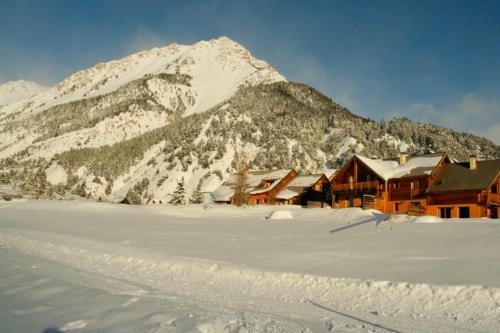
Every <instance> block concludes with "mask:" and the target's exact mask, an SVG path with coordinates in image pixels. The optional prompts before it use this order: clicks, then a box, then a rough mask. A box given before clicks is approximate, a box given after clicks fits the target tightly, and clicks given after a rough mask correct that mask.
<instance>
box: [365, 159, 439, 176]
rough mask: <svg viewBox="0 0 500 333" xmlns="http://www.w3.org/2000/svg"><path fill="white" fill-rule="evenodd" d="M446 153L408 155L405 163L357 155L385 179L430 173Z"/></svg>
mask: <svg viewBox="0 0 500 333" xmlns="http://www.w3.org/2000/svg"><path fill="white" fill-rule="evenodd" d="M443 155H444V154H428V155H419V156H411V157H408V160H407V162H406V163H404V164H401V165H400V164H399V163H398V162H397V161H393V160H377V159H372V158H368V157H364V156H360V155H356V157H357V158H358V159H359V160H360V161H361V162H363V163H364V164H366V165H367V166H368V167H369V168H370V169H372V170H373V171H374V172H375V173H376V174H378V175H379V176H380V177H382V178H383V179H384V180H388V179H389V178H399V177H404V176H408V175H412V174H417V173H418V174H430V173H431V172H432V169H434V168H435V167H436V166H437V165H438V163H439V161H441V159H442V158H443Z"/></svg>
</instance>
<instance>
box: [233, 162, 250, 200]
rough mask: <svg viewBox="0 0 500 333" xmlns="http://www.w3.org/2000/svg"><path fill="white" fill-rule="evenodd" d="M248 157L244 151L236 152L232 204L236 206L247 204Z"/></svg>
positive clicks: (248, 182)
mask: <svg viewBox="0 0 500 333" xmlns="http://www.w3.org/2000/svg"><path fill="white" fill-rule="evenodd" d="M249 184H250V181H249V177H248V157H247V155H246V154H245V153H238V155H237V162H236V182H235V185H234V199H233V200H234V201H233V202H234V204H235V205H236V206H238V207H241V206H244V205H246V204H247V197H248V187H249Z"/></svg>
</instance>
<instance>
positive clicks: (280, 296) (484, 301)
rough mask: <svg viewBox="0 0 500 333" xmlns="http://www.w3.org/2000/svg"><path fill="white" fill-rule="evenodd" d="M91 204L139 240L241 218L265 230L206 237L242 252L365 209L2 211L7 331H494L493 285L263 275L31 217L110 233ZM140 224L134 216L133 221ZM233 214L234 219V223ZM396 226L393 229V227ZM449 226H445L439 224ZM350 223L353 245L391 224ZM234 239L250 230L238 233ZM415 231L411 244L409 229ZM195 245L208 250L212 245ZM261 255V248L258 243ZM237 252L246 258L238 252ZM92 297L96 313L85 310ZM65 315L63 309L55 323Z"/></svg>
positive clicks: (67, 207)
mask: <svg viewBox="0 0 500 333" xmlns="http://www.w3.org/2000/svg"><path fill="white" fill-rule="evenodd" d="M90 207H94V208H99V211H100V214H103V215H105V216H106V217H108V218H111V217H112V216H113V215H116V214H118V213H123V212H127V213H129V218H130V219H129V221H127V223H125V225H123V227H124V229H125V230H126V229H129V228H131V227H133V226H135V228H136V229H135V230H130V231H131V232H132V233H133V232H137V233H138V234H140V233H142V235H143V236H144V235H145V237H146V238H148V237H151V236H147V235H148V234H147V231H148V230H147V228H145V227H141V225H140V224H141V223H143V224H144V223H145V225H146V226H147V225H148V224H147V223H146V222H145V219H146V218H147V217H154V216H156V217H162V215H161V214H165V213H166V215H163V216H164V218H165V219H166V220H167V221H168V222H167V223H166V224H165V225H164V228H166V229H172V228H173V229H176V227H177V228H181V229H182V228H186V227H187V229H188V230H191V232H193V231H194V230H195V229H196V228H200V227H202V224H205V225H206V224H208V225H209V226H210V223H213V228H216V229H218V228H220V226H221V222H217V220H220V219H221V218H222V217H224V218H225V219H228V221H226V222H229V223H235V224H237V225H239V227H247V228H252V227H253V226H252V225H249V224H247V223H259V224H260V225H259V228H260V229H264V230H263V231H260V232H254V234H253V235H252V234H251V233H249V234H246V235H244V234H242V233H240V234H239V235H238V236H237V237H234V236H236V235H237V234H238V230H236V229H234V230H233V229H231V227H228V224H226V225H225V226H226V227H225V229H222V230H216V231H215V233H216V234H217V236H215V234H214V235H212V236H209V237H214V238H215V241H216V242H215V246H222V245H221V244H222V243H220V239H221V237H220V236H222V237H223V238H224V237H225V238H226V239H227V241H228V242H229V243H226V244H230V243H241V244H246V245H244V246H250V247H251V248H253V249H254V251H258V249H259V245H260V246H262V245H266V244H265V243H262V242H276V244H278V245H282V246H284V244H286V243H282V242H292V241H294V240H295V241H298V239H300V236H309V237H315V236H316V235H317V236H316V237H320V236H321V235H320V234H319V233H316V232H311V233H310V234H309V235H301V231H302V230H303V228H302V223H314V225H311V226H310V227H309V228H313V229H312V230H311V231H313V230H314V231H317V230H315V229H314V227H317V226H321V225H322V224H323V223H325V222H326V220H327V219H329V218H332V214H335V215H337V216H336V218H337V219H340V220H342V225H345V223H346V222H347V223H349V224H351V225H353V224H355V223H356V222H358V221H362V220H364V219H366V216H368V215H367V214H369V213H367V212H360V211H356V210H350V211H349V212H333V211H332V210H318V211H313V210H298V209H295V210H293V216H294V217H295V219H297V218H299V219H302V221H303V222H300V221H299V222H300V224H296V223H293V222H296V221H291V220H290V221H286V220H285V221H266V220H265V219H264V217H265V216H267V215H269V208H266V209H248V210H245V211H243V212H242V214H240V215H242V216H240V217H231V215H233V214H237V211H236V210H235V209H233V208H232V207H231V208H227V209H221V208H218V207H217V208H214V210H215V212H210V209H209V210H208V211H204V210H201V211H199V212H200V213H199V215H198V217H197V218H198V221H196V222H193V220H192V218H186V217H181V216H179V215H183V214H185V213H188V212H190V214H191V216H196V215H197V214H198V213H197V209H196V208H194V209H190V210H188V211H183V210H182V209H181V210H178V211H174V210H173V209H171V208H167V211H165V212H162V211H160V208H158V210H156V211H155V210H152V209H142V208H137V209H136V210H133V209H131V208H130V207H120V206H112V205H106V204H93V203H89V204H87V203H72V202H66V203H52V202H46V203H45V202H26V203H12V204H5V205H0V213H1V215H0V216H2V218H1V219H0V263H1V265H2V270H1V272H0V293H1V294H2V295H3V296H2V298H4V299H5V298H6V301H0V310H2V311H5V313H6V314H4V315H0V321H2V320H1V319H8V320H9V322H11V323H12V324H9V325H12V327H10V326H8V327H9V328H11V329H12V331H19V330H18V328H19V326H18V325H20V327H22V325H26V323H24V322H23V321H21V320H20V319H19V318H31V319H33V323H40V325H41V323H42V322H43V320H42V319H43V318H41V317H43V314H54V313H59V317H58V316H57V315H51V316H49V317H52V318H59V320H60V321H59V322H55V323H50V322H46V323H45V324H46V326H44V327H42V326H43V325H42V326H39V331H42V329H43V328H47V327H59V329H58V330H59V331H71V330H75V331H76V330H78V331H86V330H88V331H93V330H102V331H116V332H122V331H123V332H125V331H131V332H133V331H135V332H160V331H178V332H185V331H193V332H246V331H271V332H280V331H281V332H295V331H325V330H326V331H328V330H330V331H334V332H335V331H337V332H386V331H388V332H494V331H498V328H499V327H500V321H499V318H500V305H499V304H500V289H498V288H495V287H487V286H481V285H436V284H429V283H408V282H396V281H392V282H391V281H375V280H371V279H356V278H339V277H335V276H334V275H333V276H331V275H317V274H311V273H310V272H311V271H314V270H311V269H312V268H313V267H316V266H317V265H311V267H308V268H305V267H300V265H298V266H296V267H294V268H289V269H288V270H283V269H281V268H280V269H274V270H273V269H262V268H259V267H257V265H255V264H251V261H250V260H248V259H246V261H247V262H248V264H243V263H238V264H236V263H233V262H230V261H226V260H221V259H222V258H220V259H219V260H216V259H210V258H209V257H207V256H206V255H203V251H199V253H200V256H199V257H195V256H193V255H192V253H188V252H189V251H186V250H187V249H188V248H189V247H192V246H196V243H193V242H190V241H189V236H182V235H183V233H182V232H180V233H179V234H178V235H177V236H178V237H188V238H186V239H185V240H184V241H185V242H186V243H185V244H187V245H185V246H186V248H185V251H180V252H179V253H182V252H185V255H179V253H177V254H173V253H168V252H165V251H164V250H162V249H161V246H164V245H165V244H156V243H154V242H153V244H156V245H152V244H148V242H144V240H143V239H141V238H135V239H134V237H127V238H122V239H121V240H120V241H115V242H111V241H109V240H106V239H103V238H100V239H94V237H89V234H85V233H81V232H79V231H78V230H77V229H74V230H72V229H73V227H71V225H70V224H66V228H67V230H58V229H57V228H53V227H51V226H50V225H45V224H40V223H39V221H37V220H36V218H35V217H36V216H41V215H39V214H37V213H39V212H40V211H41V210H47V211H49V213H50V216H53V217H54V218H56V217H57V216H58V215H61V214H64V213H70V214H69V215H63V217H64V218H68V217H69V216H71V215H78V211H80V214H81V216H80V217H78V218H75V219H74V220H73V221H67V223H73V224H76V225H80V227H82V226H85V224H88V227H89V228H90V229H92V228H95V229H93V230H94V231H92V233H91V234H92V235H93V234H94V233H96V232H97V233H106V234H107V233H109V232H112V231H113V229H114V227H115V226H116V225H115V224H114V222H111V221H108V222H106V221H107V220H108V219H106V218H104V219H103V220H102V221H99V222H98V223H92V221H91V220H90V219H88V217H89V216H92V215H88V216H85V214H88V213H89V212H92V210H89V208H90ZM155 209H156V208H155ZM169 209H170V211H169ZM282 209H283V208H280V210H282ZM158 214H160V215H158ZM349 214H350V215H349ZM245 215H246V216H247V217H246V218H245ZM82 216H83V218H82ZM349 216H350V217H349ZM138 217H142V220H139V219H136V218H138ZM250 217H253V219H254V221H253V222H252V221H248V220H246V219H248V218H250ZM242 218H243V219H244V220H243V221H244V222H240V221H239V220H241V219H242ZM307 220H311V221H313V222H306V221H307ZM9 222H13V223H9ZM107 223H109V225H106V224H107ZM287 223H288V225H287ZM470 223H473V224H474V223H476V224H475V225H476V227H475V229H478V228H483V226H482V225H483V223H484V222H482V223H477V222H470ZM82 224H83V225H82ZM76 225H75V227H74V228H76ZM98 225H101V227H100V229H99V228H96V226H98ZM394 225H395V227H396V226H398V224H397V223H396V224H394ZM276 226H278V227H280V228H281V229H283V233H284V234H282V235H281V237H276V238H274V239H273V237H274V236H273V233H274V230H273V228H274V227H276ZM491 226H493V227H495V228H498V227H500V224H498V223H494V222H491ZM59 227H60V226H59ZM85 227H87V226H85ZM331 227H332V226H331V225H330V224H328V225H324V228H323V229H324V231H325V234H329V232H328V231H329V230H330V229H331ZM410 227H411V225H410ZM428 227H429V225H426V226H423V227H422V228H428ZM431 227H432V226H431ZM434 227H435V226H434ZM452 227H453V224H442V225H441V226H440V228H446V229H449V228H452ZM355 228H358V229H359V232H358V230H357V229H354V228H351V229H349V231H344V232H346V234H345V235H346V236H348V237H351V238H352V241H353V242H355V241H359V237H363V238H366V237H375V236H374V235H379V234H380V233H385V234H388V235H389V236H388V237H391V236H390V232H391V230H392V229H388V228H385V229H384V225H383V224H382V225H379V226H378V227H377V228H379V229H377V230H380V232H379V233H377V234H373V233H371V232H373V226H371V228H372V229H367V228H368V227H367V226H365V225H363V226H359V227H355ZM362 228H365V229H362ZM391 228H392V227H391ZM419 228H420V227H419ZM353 229H354V231H353ZM68 230H71V232H68ZM183 230H184V229H183ZM266 230H268V232H269V233H270V234H269V235H268V236H269V237H268V240H267V241H266V240H265V239H266V237H262V236H263V235H265V234H266ZM368 230H371V231H370V232H368ZM495 230H498V229H495ZM152 231H154V230H152ZM116 232H118V233H119V232H120V230H116ZM244 232H245V233H248V230H244ZM132 233H130V234H129V236H131V235H132ZM225 233H227V234H225ZM348 233H350V234H348ZM415 234H416V236H415V237H419V236H418V233H417V232H416V233H415ZM230 235H232V236H233V237H231V236H230ZM497 235H498V233H497ZM109 236H110V235H108V236H107V237H109ZM256 236H258V237H256ZM329 237H330V240H331V239H334V238H332V236H329ZM336 237H338V236H336ZM377 237H378V236H377ZM279 239H281V240H279ZM306 239H307V238H306ZM337 239H338V238H337ZM389 239H390V238H389ZM213 240H214V239H213ZM320 240H321V238H317V239H316V241H320ZM208 242H209V240H208V239H207V240H206V241H205V242H202V241H201V240H200V242H198V246H200V245H201V246H203V244H208ZM167 243H168V242H167ZM249 244H252V245H249ZM497 244H498V242H497ZM479 245H481V244H479ZM231 246H232V245H231ZM469 246H470V245H469ZM200 250H202V249H200ZM205 250H206V251H208V252H209V250H210V249H208V248H207V249H205ZM265 250H266V251H269V249H268V248H266V249H265ZM357 251H358V248H357V247H356V246H354V247H352V248H351V249H350V250H346V251H344V252H343V253H339V259H338V260H339V261H342V260H349V258H351V257H352V256H354V255H355V253H356V252H357ZM242 255H245V252H244V251H243V252H242ZM267 256H268V258H269V259H268V260H271V261H272V259H271V258H272V252H271V253H269V252H267ZM497 256H498V251H497ZM436 258H438V260H437V262H440V261H442V260H447V259H446V256H436V257H430V256H425V255H422V256H413V257H412V256H407V257H406V259H408V260H410V262H413V261H425V262H427V261H428V262H435V261H436ZM297 260H299V261H300V260H301V259H300V258H298V259H297ZM331 262H332V263H335V262H336V260H333V261H331ZM422 274H426V273H425V272H423V273H422ZM427 274H428V273H427ZM424 278H425V276H424ZM75 293H76V294H79V295H74V294H75ZM7 302H8V303H7ZM94 302H95V306H94V305H92V303H94ZM12 304H15V305H16V306H13V305H12ZM166 309H167V310H166ZM165 310H166V311H165ZM2 311H0V313H1V312H2ZM64 311H67V312H71V313H69V314H68V313H67V314H66V315H65V316H62V317H61V312H63V313H64ZM2 316H4V318H2ZM9 316H11V317H9ZM127 316H129V317H130V316H132V317H133V318H135V320H136V322H135V323H134V324H133V325H131V323H130V322H131V321H130V319H128V320H125V319H124V318H127ZM12 318H14V319H12ZM15 318H17V319H15ZM50 325H52V326H50ZM129 329H130V330H129Z"/></svg>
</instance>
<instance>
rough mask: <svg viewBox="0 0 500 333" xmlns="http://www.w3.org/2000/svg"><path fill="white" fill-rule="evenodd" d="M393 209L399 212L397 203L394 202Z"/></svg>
mask: <svg viewBox="0 0 500 333" xmlns="http://www.w3.org/2000/svg"><path fill="white" fill-rule="evenodd" d="M394 211H396V212H399V203H398V202H396V203H394Z"/></svg>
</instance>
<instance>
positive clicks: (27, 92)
mask: <svg viewBox="0 0 500 333" xmlns="http://www.w3.org/2000/svg"><path fill="white" fill-rule="evenodd" d="M48 89H49V88H47V87H43V86H41V85H39V84H38V83H36V82H33V81H24V80H19V81H10V82H6V83H3V84H0V110H1V109H2V108H3V107H4V106H6V105H8V104H14V103H17V102H19V101H22V100H25V99H27V98H30V97H33V96H35V95H37V94H40V93H43V92H45V91H47V90H48Z"/></svg>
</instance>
